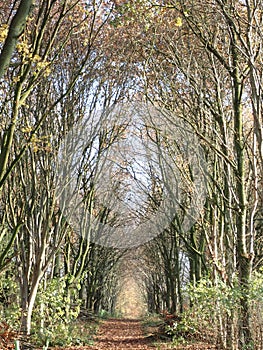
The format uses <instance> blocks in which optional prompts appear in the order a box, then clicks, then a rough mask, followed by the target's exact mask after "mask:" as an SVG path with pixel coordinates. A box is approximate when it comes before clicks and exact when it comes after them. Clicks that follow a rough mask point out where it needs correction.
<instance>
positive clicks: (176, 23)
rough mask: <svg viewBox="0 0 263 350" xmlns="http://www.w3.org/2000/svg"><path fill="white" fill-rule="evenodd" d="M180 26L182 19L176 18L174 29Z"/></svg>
mask: <svg viewBox="0 0 263 350" xmlns="http://www.w3.org/2000/svg"><path fill="white" fill-rule="evenodd" d="M182 24H183V22H182V18H181V17H177V18H176V21H175V25H176V27H181V26H182Z"/></svg>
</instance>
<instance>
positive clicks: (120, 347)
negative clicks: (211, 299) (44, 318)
mask: <svg viewBox="0 0 263 350" xmlns="http://www.w3.org/2000/svg"><path fill="white" fill-rule="evenodd" d="M107 349H108V350H109V349H111V350H124V349H132V350H153V349H156V350H168V349H169V350H171V349H175V350H183V349H185V350H215V349H216V346H213V345H209V344H206V343H201V342H198V343H195V344H189V345H187V344H184V345H177V346H175V345H173V344H172V343H171V342H170V341H168V342H163V341H161V339H160V338H159V337H158V333H157V329H156V327H144V326H143V325H142V321H141V320H133V319H108V320H104V321H103V322H102V323H101V325H100V327H99V330H98V333H97V334H96V336H95V338H94V345H89V346H79V347H76V346H74V347H64V348H59V349H58V350H107Z"/></svg>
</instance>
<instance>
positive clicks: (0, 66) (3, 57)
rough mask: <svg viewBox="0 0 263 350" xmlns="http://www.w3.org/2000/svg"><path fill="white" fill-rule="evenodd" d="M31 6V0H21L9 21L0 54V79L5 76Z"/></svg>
mask: <svg viewBox="0 0 263 350" xmlns="http://www.w3.org/2000/svg"><path fill="white" fill-rule="evenodd" d="M31 5H32V0H21V2H20V5H19V7H18V9H17V11H16V14H15V16H14V17H13V19H12V21H11V24H10V27H9V32H8V35H7V38H6V40H5V43H4V46H3V49H2V52H1V54H0V79H1V78H2V77H3V75H4V74H5V71H6V70H7V68H8V66H9V64H10V61H11V58H12V54H13V52H14V50H15V47H16V43H17V40H18V38H19V37H20V35H21V34H22V33H23V30H24V27H25V23H26V19H27V16H28V14H29V12H30V7H31Z"/></svg>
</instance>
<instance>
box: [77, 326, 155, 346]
mask: <svg viewBox="0 0 263 350" xmlns="http://www.w3.org/2000/svg"><path fill="white" fill-rule="evenodd" d="M84 349H85V350H89V349H90V350H102V349H103V350H104V349H112V350H124V349H132V350H136V349H138V350H150V349H151V350H152V349H156V347H155V346H154V345H153V344H152V342H151V340H150V339H149V338H147V337H146V336H145V335H144V334H143V329H142V325H141V321H140V320H131V319H108V320H105V321H104V322H103V323H102V324H101V326H100V329H99V331H98V334H97V336H96V338H95V344H94V345H93V346H89V347H85V348H84Z"/></svg>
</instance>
